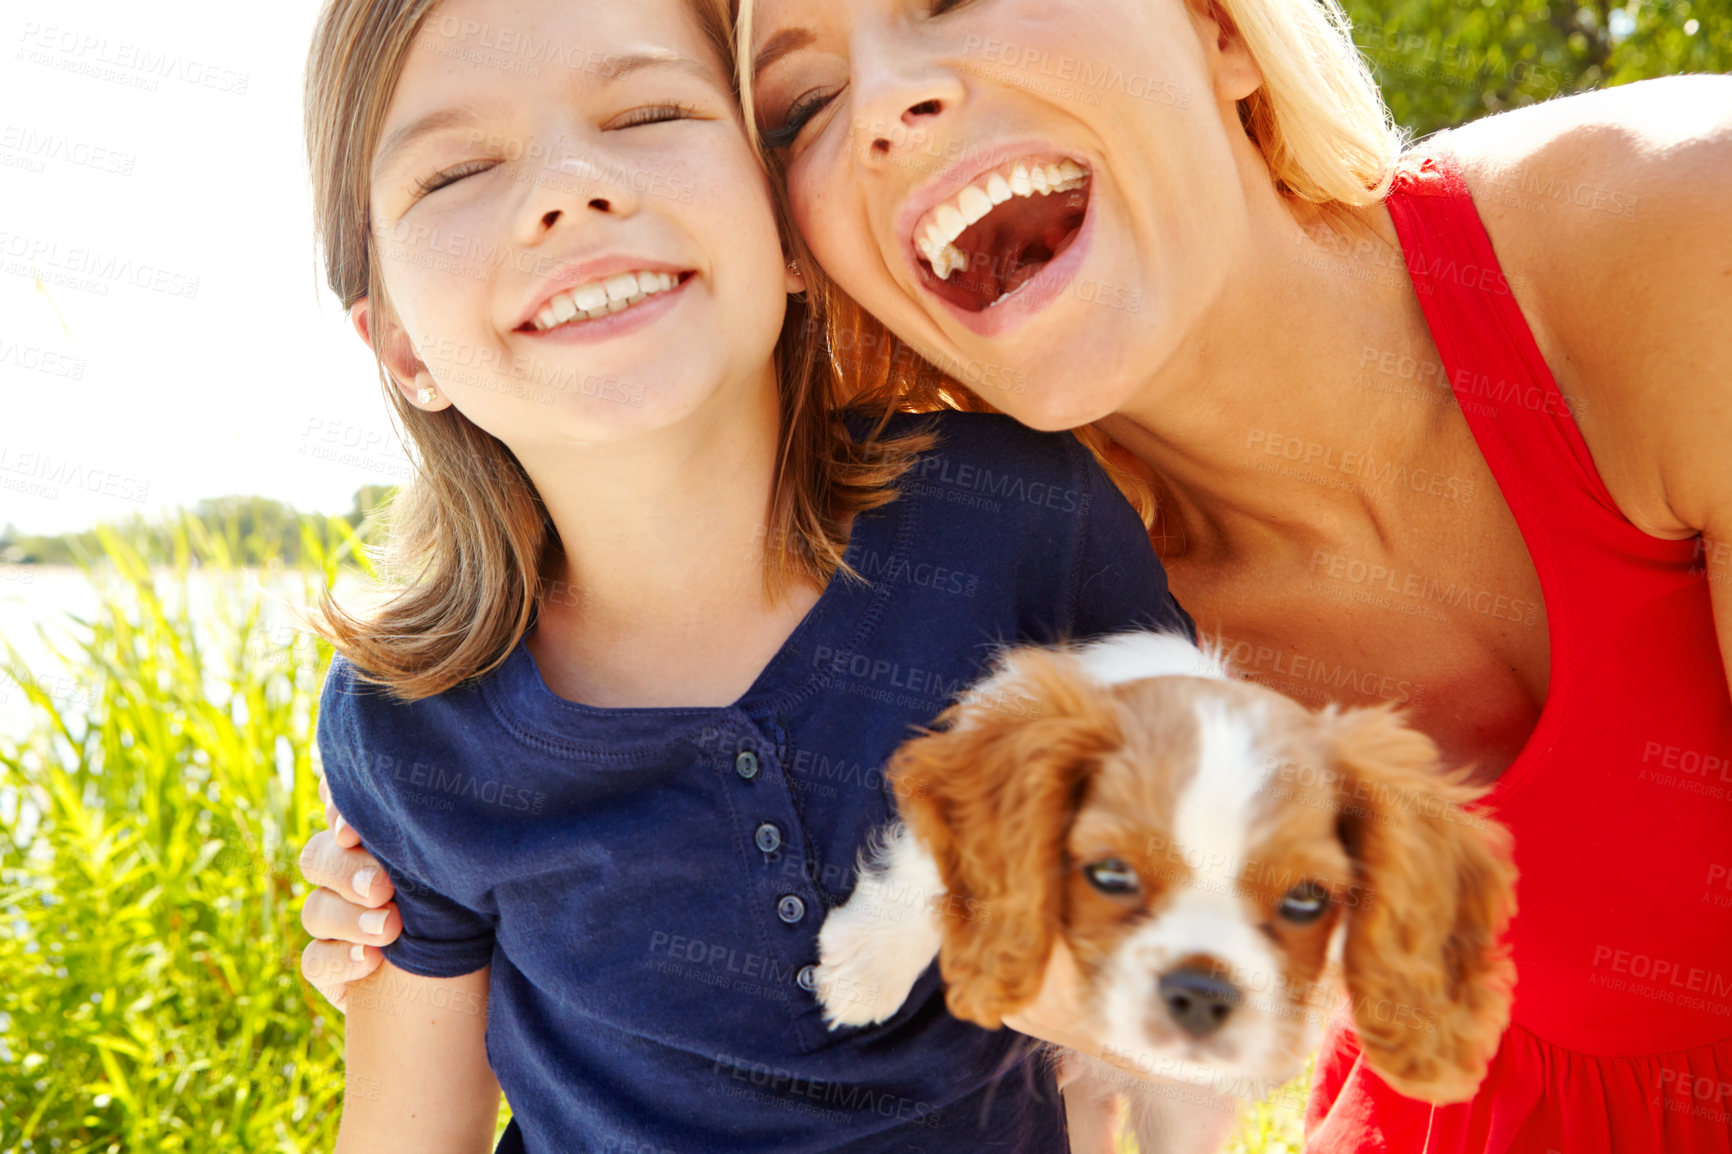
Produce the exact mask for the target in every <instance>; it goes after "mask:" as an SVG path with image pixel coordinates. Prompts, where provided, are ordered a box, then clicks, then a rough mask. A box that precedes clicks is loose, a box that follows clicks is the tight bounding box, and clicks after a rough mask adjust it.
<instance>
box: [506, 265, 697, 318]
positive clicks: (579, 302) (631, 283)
mask: <svg viewBox="0 0 1732 1154" xmlns="http://www.w3.org/2000/svg"><path fill="white" fill-rule="evenodd" d="M679 283H680V281H679V278H678V277H677V276H675V275H674V274H673V273H670V272H636V273H632V272H622V273H620V274H618V275H617V276H610V277H608V278H607V279H606V280H599V281H590V282H589V283H587V284H581V285H578V286H577V287H576V288H574V289H567V290H566V291H565V292H562V293H560V294H559V295H558V296H556V297H554V298H553V299H552V300H550V301H548V302H547V303H546V304H545V305H543V306H542V309H541V311H540V312H538V313H536V314H535V328H536V330H537V331H538V332H546V331H547V330H548V329H551V328H554V327H556V326H558V325H562V324H565V323H566V322H567V321H571V320H578V319H581V320H591V321H593V320H596V319H597V318H599V317H605V316H608V315H609V314H611V313H617V312H621V311H623V310H625V309H627V308H630V307H631V306H632V305H635V304H637V303H638V302H639V301H641V300H643V299H644V298H645V297H650V296H654V295H655V294H656V293H659V292H666V291H668V290H669V289H671V288H673V287H674V286H675V285H677V284H679Z"/></svg>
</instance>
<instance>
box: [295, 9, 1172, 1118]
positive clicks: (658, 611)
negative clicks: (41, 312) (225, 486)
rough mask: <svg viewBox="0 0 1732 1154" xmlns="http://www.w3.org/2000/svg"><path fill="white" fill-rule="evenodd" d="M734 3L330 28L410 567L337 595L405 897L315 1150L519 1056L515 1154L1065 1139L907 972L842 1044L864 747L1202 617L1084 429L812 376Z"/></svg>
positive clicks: (864, 821)
mask: <svg viewBox="0 0 1732 1154" xmlns="http://www.w3.org/2000/svg"><path fill="white" fill-rule="evenodd" d="M726 15H727V14H726V9H725V5H723V4H720V3H711V2H700V0H692V2H691V3H687V4H682V3H680V2H679V0H638V2H636V3H633V4H629V5H620V4H605V3H601V2H600V0H521V2H517V3H512V4H505V3H503V2H500V0H446V2H444V3H435V2H432V0H391V2H381V0H331V2H330V3H329V4H328V5H327V7H326V9H325V12H324V14H323V16H322V18H321V21H320V24H319V27H318V30H317V32H316V34H315V39H314V43H313V48H312V53H311V59H310V63H309V78H308V92H307V125H308V141H309V152H310V156H311V162H312V167H313V174H314V184H315V192H316V203H317V205H318V212H319V218H320V221H319V223H320V226H321V227H320V231H321V234H322V237H323V241H324V246H325V254H326V262H327V271H328V275H329V280H330V284H331V287H332V289H333V290H334V291H335V292H336V293H337V295H338V296H339V298H340V299H341V300H342V301H343V303H344V305H345V306H346V307H349V308H350V310H351V315H352V317H353V320H354V323H355V326H356V328H357V330H358V331H359V332H360V334H361V336H362V337H363V338H364V339H365V340H366V341H367V343H368V344H369V346H370V347H371V348H372V349H373V350H374V352H375V353H376V354H377V356H378V359H379V361H380V364H381V368H382V372H383V374H385V376H386V379H387V380H388V382H389V387H388V389H387V393H388V395H389V396H390V397H391V400H392V402H393V403H394V404H395V405H396V406H397V409H398V412H399V414H400V416H401V418H402V419H403V421H404V424H405V427H406V428H407V429H408V431H409V432H410V434H411V436H412V437H413V439H414V443H415V446H416V449H417V453H418V457H419V461H418V464H419V476H418V479H417V482H416V484H415V486H414V487H412V488H411V489H410V490H408V491H407V492H406V494H405V495H404V496H403V498H401V500H400V502H399V506H398V507H397V508H395V509H394V510H393V515H392V525H391V532H392V539H393V544H394V547H395V550H396V552H397V555H398V559H399V561H400V562H401V563H403V564H404V565H406V566H407V567H408V570H409V576H410V578H411V580H410V581H409V582H408V584H407V586H406V588H405V589H404V590H403V591H402V592H401V593H400V594H398V595H397V596H396V597H395V599H394V600H391V601H389V602H388V603H386V604H385V605H384V606H383V607H382V608H380V609H379V610H377V611H376V612H375V613H373V614H372V615H371V616H369V617H366V618H364V619H361V618H356V617H354V616H351V615H349V614H347V613H345V612H344V611H343V610H341V609H340V608H338V607H337V606H335V605H334V604H331V603H329V602H327V603H326V605H325V606H324V615H325V625H324V627H325V629H326V632H327V634H328V635H329V636H330V637H331V639H332V641H333V642H334V644H335V645H336V646H337V649H338V651H339V656H338V658H337V659H336V660H335V661H334V662H333V665H332V668H331V672H330V675H329V678H328V679H327V682H326V685H325V690H324V694H323V698H322V701H321V706H320V717H319V746H320V750H321V753H322V756H323V760H324V765H325V772H326V780H327V784H328V787H329V792H330V796H331V799H332V800H333V801H334V802H335V804H336V805H337V806H338V807H339V808H340V809H341V811H342V813H343V815H344V816H345V817H346V818H347V819H348V820H349V822H351V823H352V824H353V826H354V829H355V831H357V832H358V833H359V834H360V835H361V836H362V837H363V838H364V839H365V841H366V844H367V846H368V848H369V849H371V850H372V851H373V853H374V855H375V856H376V857H377V858H378V860H379V862H380V863H381V864H382V865H383V866H384V869H385V871H386V873H387V875H388V876H389V880H390V883H391V885H392V886H393V887H394V888H395V894H396V904H397V907H398V910H399V911H400V914H401V920H402V932H401V936H400V937H398V938H397V939H396V940H395V941H394V942H393V943H392V944H391V945H390V946H389V947H388V948H387V949H386V950H385V951H384V957H385V962H384V964H383V965H382V966H381V969H380V976H379V977H378V978H377V979H375V980H373V981H371V982H369V983H368V984H367V985H365V986H362V987H358V988H357V989H356V990H355V991H354V992H353V994H352V995H351V996H350V997H349V998H348V1025H347V1048H346V1056H345V1057H346V1063H347V1067H348V1073H349V1075H350V1082H349V1085H350V1093H349V1094H348V1096H347V1099H346V1102H345V1107H344V1114H343V1120H342V1126H341V1133H340V1138H339V1143H338V1149H339V1150H340V1151H343V1152H350V1151H363V1150H364V1151H373V1150H395V1149H402V1150H414V1151H417V1152H427V1151H475V1150H482V1149H485V1148H487V1146H488V1144H489V1143H490V1141H491V1137H492V1134H493V1132H494V1128H495V1120H496V1117H497V1107H498V1091H499V1088H500V1087H503V1089H504V1090H505V1092H506V1094H507V1096H508V1097H509V1099H510V1101H511V1104H512V1107H513V1114H514V1118H513V1121H512V1125H511V1127H510V1128H509V1129H508V1130H507V1132H506V1136H505V1138H504V1140H503V1142H502V1143H501V1144H500V1147H499V1148H500V1149H501V1150H537V1151H575V1150H608V1151H664V1150H679V1151H703V1150H729V1151H738V1150H748V1149H750V1150H759V1149H762V1150H768V1149H778V1150H848V1151H867V1150H891V1149H895V1150H941V1149H942V1150H957V1149H967V1150H975V1149H1003V1150H1029V1151H1034V1150H1040V1151H1049V1150H1055V1149H1062V1148H1063V1143H1064V1117H1063V1111H1062V1107H1061V1104H1060V1101H1059V1099H1058V1097H1057V1095H1056V1091H1055V1087H1054V1085H1053V1078H1052V1072H1051V1071H1050V1070H1047V1069H1042V1068H1037V1067H1036V1066H1035V1064H1032V1063H1024V1062H1023V1055H1022V1054H1020V1053H1019V1052H1018V1051H1017V1048H1016V1035H1014V1034H1012V1033H1011V1032H1009V1031H998V1032H987V1031H983V1030H980V1029H977V1028H975V1027H973V1026H970V1025H967V1024H964V1023H960V1022H958V1021H956V1020H955V1019H953V1018H950V1017H949V1016H948V1015H947V1014H946V1013H945V1011H944V1008H943V1002H942V997H941V996H940V995H939V991H938V981H937V976H936V972H935V971H929V972H928V973H927V974H926V975H925V977H924V978H923V979H922V981H921V983H920V984H919V985H918V986H917V987H916V990H915V992H914V994H913V996H911V997H910V998H909V1000H908V1001H907V1003H906V1004H905V1005H904V1007H903V1009H902V1010H901V1011H900V1012H898V1013H897V1014H896V1015H895V1016H894V1017H892V1018H891V1019H890V1020H889V1021H887V1022H885V1023H884V1024H882V1025H881V1026H877V1027H872V1028H868V1029H861V1030H840V1031H837V1032H834V1033H832V1032H830V1031H828V1030H827V1029H826V1028H825V1026H824V1023H823V1021H822V1018H821V1014H820V1010H819V1005H818V1003H817V1001H816V1000H815V998H814V997H813V993H812V986H813V982H812V973H813V966H814V963H815V961H816V957H817V951H816V937H817V931H818V928H819V926H820V925H821V924H822V922H823V920H824V913H825V911H826V910H827V909H828V908H830V907H832V906H834V905H836V904H838V903H840V902H842V901H844V900H846V898H847V897H848V895H849V892H850V889H851V887H852V879H853V868H854V863H855V860H856V855H857V853H858V851H859V850H860V848H861V847H862V844H863V842H864V840H865V837H866V834H867V831H869V830H871V829H873V828H874V827H876V826H878V825H879V824H880V823H881V822H883V821H884V820H885V819H886V818H887V817H888V816H889V810H888V798H887V795H886V792H885V789H884V786H883V782H882V778H881V775H880V773H879V767H880V766H881V765H882V764H883V763H884V761H885V759H886V758H887V756H888V755H889V753H890V752H891V751H892V749H894V747H895V746H896V745H897V744H898V743H899V742H900V741H901V740H903V739H904V738H905V737H906V736H908V734H909V732H910V729H911V727H912V726H915V725H918V724H921V723H925V722H927V721H930V720H931V719H932V718H933V717H934V716H935V715H936V714H937V713H938V712H939V711H940V709H941V708H942V707H943V706H944V705H945V704H946V703H947V702H948V701H949V700H950V699H951V698H952V697H953V696H954V694H955V693H956V692H957V690H958V689H959V688H961V687H962V686H963V685H965V684H966V683H967V682H968V681H970V680H971V679H972V678H973V677H974V676H976V674H977V673H978V672H980V670H981V669H982V667H983V664H984V662H985V659H986V658H987V657H988V656H989V655H990V653H991V652H992V650H993V648H994V647H995V646H997V645H998V644H1001V643H1005V642H1012V641H1017V640H1023V639H1027V640H1051V639H1056V638H1058V637H1061V636H1082V635H1087V634H1090V633H1095V632H1102V631H1107V630H1113V629H1121V628H1128V627H1132V626H1137V625H1157V626H1159V625H1165V626H1167V627H1173V628H1182V629H1190V628H1191V625H1190V622H1189V619H1188V618H1186V617H1185V616H1184V614H1183V613H1182V611H1181V610H1179V608H1178V607H1177V605H1176V604H1175V603H1174V602H1173V601H1172V600H1171V598H1170V597H1169V596H1168V594H1167V590H1166V584H1165V579H1164V576H1163V574H1162V572H1161V569H1160V566H1159V564H1158V563H1157V562H1156V561H1155V559H1154V556H1153V553H1152V551H1151V549H1150V547H1149V544H1148V541H1147V538H1146V535H1145V530H1144V526H1143V524H1142V521H1141V519H1140V518H1139V517H1138V515H1137V514H1136V512H1135V511H1134V510H1133V509H1132V508H1131V506H1130V505H1129V504H1128V503H1126V501H1125V500H1124V499H1123V497H1122V496H1121V495H1120V494H1119V493H1118V492H1117V491H1116V490H1115V488H1114V487H1113V485H1112V483H1111V481H1110V480H1109V479H1108V477H1107V475H1106V474H1105V473H1104V472H1103V470H1102V468H1101V467H1100V465H1099V464H1097V462H1096V461H1095V460H1094V459H1093V458H1092V457H1091V456H1090V455H1089V454H1088V452H1087V451H1086V450H1085V449H1084V448H1083V447H1082V446H1081V444H1080V443H1079V442H1078V441H1077V440H1076V439H1075V438H1072V437H1070V436H1068V435H1045V434H1037V433H1032V432H1029V431H1027V430H1025V429H1022V428H1021V427H1020V426H1018V425H1016V424H1015V423H1014V422H1011V421H1010V420H1008V419H1006V418H1000V417H994V416H984V415H968V414H946V415H944V416H942V417H937V416H933V417H924V418H922V417H911V416H907V415H901V416H895V417H892V416H890V415H889V414H888V413H887V412H880V413H877V414H868V413H864V412H856V413H854V414H850V415H849V416H848V417H847V419H846V420H844V419H842V418H841V416H840V415H839V414H837V413H836V412H835V411H834V405H833V401H832V399H831V394H830V391H829V390H830V389H831V388H832V380H831V376H830V366H829V365H820V364H819V363H818V362H817V361H816V359H815V357H814V354H813V350H812V347H811V341H810V334H811V333H813V332H816V331H817V322H818V321H819V320H820V319H821V318H817V317H814V316H812V315H810V314H809V312H808V310H807V308H806V306H805V305H804V303H802V302H801V301H800V300H799V299H798V298H796V299H795V300H794V301H793V302H792V303H790V302H789V300H788V297H787V294H788V293H790V292H798V291H799V290H800V289H802V287H803V286H804V281H803V280H802V279H801V274H802V272H805V274H806V276H808V277H809V276H810V275H811V273H810V270H808V269H807V268H806V266H805V265H804V264H803V263H802V262H800V261H799V260H798V259H797V258H796V260H795V261H793V262H788V261H787V260H786V257H785V256H784V244H785V243H787V244H791V243H792V241H791V238H786V237H780V236H779V235H778V226H777V217H776V214H775V212H774V209H773V205H772V197H771V193H770V185H769V182H768V180H767V176H766V174H765V172H764V171H763V169H762V168H761V166H760V165H759V163H758V161H757V159H756V158H755V155H754V153H753V151H752V149H751V147H750V146H749V144H748V142H747V139H746V136H745V134H744V131H743V127H742V125H741V123H740V121H739V119H738V110H737V107H736V105H735V101H734V94H733V89H732V85H731V80H730V77H731V75H732V73H731V66H730V61H729V55H728V34H727V28H726ZM1019 1067H1020V1068H1019ZM1005 1074H1010V1075H1012V1076H1010V1077H1005V1076H1004V1075H1005ZM495 1076H496V1077H497V1085H496V1084H495Z"/></svg>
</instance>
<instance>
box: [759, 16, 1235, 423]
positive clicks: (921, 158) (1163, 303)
mask: <svg viewBox="0 0 1732 1154" xmlns="http://www.w3.org/2000/svg"><path fill="white" fill-rule="evenodd" d="M747 2H748V3H751V4H752V7H753V12H752V28H751V36H752V43H751V46H750V52H751V55H750V58H749V65H748V66H749V68H750V69H751V70H752V73H753V79H752V82H753V84H754V89H753V92H754V98H755V103H756V108H755V116H756V119H757V123H758V125H759V127H760V129H761V130H762V131H763V132H764V134H765V139H766V143H767V144H768V145H769V146H771V147H773V148H777V149H779V150H780V155H781V158H782V160H783V163H784V165H785V168H786V171H787V179H788V191H789V195H790V198H791V201H792V204H793V208H794V214H795V219H796V221H797V223H798V225H799V228H800V231H801V233H802V234H803V235H804V236H805V238H806V241H807V243H808V244H809V245H810V246H811V248H812V251H813V254H814V255H815V256H816V257H817V258H818V261H819V263H820V264H821V265H822V266H823V267H824V269H825V271H826V272H828V273H829V274H830V275H831V276H832V277H834V278H835V280H836V281H837V282H839V284H840V286H841V287H842V288H843V289H844V290H846V291H847V292H848V293H849V294H850V295H852V296H853V297H854V298H855V299H856V300H858V301H859V302H860V303H861V304H862V305H864V306H865V307H866V308H867V309H868V310H870V311H871V312H872V313H874V314H876V315H877V316H878V318H879V319H880V320H882V321H884V322H885V323H886V324H887V325H889V326H890V328H891V329H892V330H894V331H895V332H896V334H897V335H898V336H900V337H901V338H902V339H904V340H906V341H907V342H908V343H909V344H911V345H913V346H914V347H915V348H916V349H918V350H919V351H920V352H922V353H923V354H925V355H926V356H927V357H928V358H930V359H931V360H933V361H934V362H935V363H936V364H938V365H939V366H940V367H942V368H944V369H945V370H946V371H948V372H950V373H951V374H952V375H953V376H955V377H957V378H958V379H960V380H962V381H963V382H965V383H968V384H971V385H972V386H973V387H974V388H975V390H976V391H977V392H978V393H979V394H980V395H981V396H982V397H983V398H984V399H986V400H987V401H989V402H991V403H992V404H994V405H996V406H997V407H999V408H1001V409H1003V410H1005V411H1006V412H1008V413H1010V414H1011V415H1013V416H1015V417H1017V418H1018V419H1020V420H1022V421H1024V422H1025V423H1027V424H1030V425H1033V426H1035V427H1037V428H1046V429H1057V428H1070V427H1074V426H1076V425H1079V424H1083V423H1085V422H1088V421H1092V420H1095V419H1097V418H1099V417H1102V416H1105V415H1106V414H1108V413H1111V412H1113V411H1115V410H1117V409H1119V408H1121V407H1122V406H1123V405H1124V404H1125V402H1126V401H1127V400H1128V399H1129V398H1130V397H1131V396H1132V394H1133V393H1134V392H1135V391H1136V390H1137V388H1138V387H1139V386H1140V385H1142V384H1143V383H1144V382H1145V381H1146V380H1147V379H1148V378H1149V376H1150V375H1151V374H1152V373H1154V372H1156V371H1158V370H1159V369H1160V367H1161V366H1162V365H1163V364H1165V363H1167V361H1168V360H1169V359H1170V358H1171V357H1172V356H1173V354H1174V352H1175V350H1176V348H1177V347H1178V345H1179V343H1180V339H1181V337H1182V336H1183V335H1184V334H1185V332H1186V331H1187V330H1188V329H1189V328H1191V327H1192V325H1193V323H1194V322H1195V321H1196V320H1197V318H1198V317H1199V316H1200V315H1202V314H1203V313H1204V312H1205V310H1207V309H1208V308H1209V307H1210V306H1211V303H1212V302H1214V301H1215V300H1217V299H1218V298H1219V297H1220V296H1221V294H1223V293H1224V292H1225V291H1227V289H1228V287H1229V285H1228V270H1229V269H1230V268H1232V267H1233V265H1234V262H1235V259H1236V258H1235V249H1243V248H1244V247H1245V246H1246V244H1247V236H1248V231H1249V222H1248V212H1247V203H1246V195H1247V194H1246V183H1245V182H1246V180H1247V179H1250V180H1258V179H1261V180H1264V181H1265V182H1266V176H1258V175H1257V174H1258V172H1259V171H1260V164H1259V161H1258V157H1257V154H1256V152H1255V149H1254V147H1253V146H1252V145H1251V144H1250V143H1249V141H1248V140H1247V139H1246V138H1245V135H1244V132H1243V130H1242V129H1241V128H1240V126H1239V122H1238V115H1237V110H1236V105H1235V102H1236V101H1237V100H1238V99H1239V98H1241V97H1243V96H1245V95H1248V94H1249V93H1250V92H1251V91H1253V90H1254V89H1255V88H1256V85H1257V83H1258V77H1257V74H1256V70H1255V68H1254V66H1253V65H1252V64H1251V62H1250V60H1249V57H1248V55H1247V54H1246V53H1245V51H1244V49H1243V47H1242V46H1241V45H1239V43H1238V41H1237V38H1236V37H1223V36H1222V35H1221V32H1220V29H1219V28H1218V27H1217V25H1216V24H1215V23H1214V21H1213V20H1212V19H1210V18H1208V17H1205V16H1200V15H1198V14H1196V13H1195V12H1193V11H1192V10H1191V8H1189V7H1188V6H1187V4H1186V3H1185V0H1087V2H1086V3H1076V2H1067V0H962V2H960V3H958V2H956V0H747Z"/></svg>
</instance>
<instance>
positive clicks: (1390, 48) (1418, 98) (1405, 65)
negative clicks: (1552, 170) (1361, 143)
mask: <svg viewBox="0 0 1732 1154" xmlns="http://www.w3.org/2000/svg"><path fill="white" fill-rule="evenodd" d="M1344 2H1345V5H1346V8H1347V13H1348V16H1349V17H1350V18H1351V19H1352V21H1353V38H1354V41H1355V42H1356V43H1357V44H1358V45H1359V47H1360V50H1361V51H1363V52H1364V53H1365V55H1366V57H1367V58H1368V59H1369V60H1370V61H1371V64H1372V67H1373V69H1374V71H1375V72H1376V75H1377V78H1378V82H1379V84H1380V85H1381V86H1382V88H1383V95H1384V99H1385V100H1386V101H1388V103H1389V108H1390V111H1391V112H1393V113H1394V114H1395V119H1396V120H1397V121H1398V122H1399V123H1401V124H1402V125H1405V126H1406V127H1407V128H1410V129H1412V130H1413V132H1414V134H1415V135H1416V136H1424V135H1426V134H1428V133H1431V132H1434V131H1436V130H1437V129H1440V128H1448V127H1451V126H1453V125H1457V124H1463V123H1465V122H1467V121H1469V120H1473V119H1476V118H1477V117H1480V116H1485V115H1487V114H1488V113H1492V112H1500V111H1502V110H1504V109H1506V108H1517V107H1520V106H1522V105H1524V104H1532V103H1534V102H1536V101H1540V100H1546V99H1549V98H1551V97H1553V96H1561V95H1565V94H1568V93H1572V92H1582V91H1586V90H1588V89H1592V88H1603V87H1606V86H1608V85H1613V84H1625V83H1628V82H1629V81H1632V80H1641V79H1645V78H1647V77H1653V76H1667V75H1672V74H1675V73H1680V72H1727V71H1732V0H1631V3H1630V4H1628V5H1627V6H1624V7H1613V6H1612V5H1611V4H1610V3H1609V0H1585V2H1582V0H1552V3H1549V4H1548V3H1546V2H1545V0H1387V2H1384V3H1373V2H1372V0H1344Z"/></svg>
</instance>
